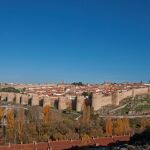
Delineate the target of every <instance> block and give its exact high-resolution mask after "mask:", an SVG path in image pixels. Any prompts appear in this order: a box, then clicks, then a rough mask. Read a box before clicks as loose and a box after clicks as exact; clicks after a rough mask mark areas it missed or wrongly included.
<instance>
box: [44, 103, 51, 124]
mask: <svg viewBox="0 0 150 150" xmlns="http://www.w3.org/2000/svg"><path fill="white" fill-rule="evenodd" d="M50 116H51V109H50V106H49V105H46V106H44V108H43V122H44V124H45V125H49V124H50V119H51V117H50Z"/></svg>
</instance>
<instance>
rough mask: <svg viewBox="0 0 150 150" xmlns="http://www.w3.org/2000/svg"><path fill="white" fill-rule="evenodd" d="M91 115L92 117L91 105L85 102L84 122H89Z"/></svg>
mask: <svg viewBox="0 0 150 150" xmlns="http://www.w3.org/2000/svg"><path fill="white" fill-rule="evenodd" d="M90 117H91V108H90V105H87V104H86V103H84V105H83V111H82V121H83V123H85V124H86V123H88V122H89V121H90Z"/></svg>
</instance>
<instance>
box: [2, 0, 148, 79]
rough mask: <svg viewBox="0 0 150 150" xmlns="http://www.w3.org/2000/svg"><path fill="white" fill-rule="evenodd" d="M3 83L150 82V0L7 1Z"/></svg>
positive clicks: (4, 21) (3, 7)
mask: <svg viewBox="0 0 150 150" xmlns="http://www.w3.org/2000/svg"><path fill="white" fill-rule="evenodd" d="M0 60H1V61H0V62H1V63H0V82H60V81H62V80H64V81H65V82H73V81H83V82H102V81H104V80H106V81H114V82H118V81H121V82H122V81H141V80H143V81H149V80H150V1H149V0H52V1H51V0H1V1H0Z"/></svg>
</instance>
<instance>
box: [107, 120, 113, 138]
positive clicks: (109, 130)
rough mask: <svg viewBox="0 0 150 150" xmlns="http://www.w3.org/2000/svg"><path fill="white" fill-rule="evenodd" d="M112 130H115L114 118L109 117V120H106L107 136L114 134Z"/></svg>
mask: <svg viewBox="0 0 150 150" xmlns="http://www.w3.org/2000/svg"><path fill="white" fill-rule="evenodd" d="M112 132H113V124H112V119H111V118H107V120H106V134H107V136H112Z"/></svg>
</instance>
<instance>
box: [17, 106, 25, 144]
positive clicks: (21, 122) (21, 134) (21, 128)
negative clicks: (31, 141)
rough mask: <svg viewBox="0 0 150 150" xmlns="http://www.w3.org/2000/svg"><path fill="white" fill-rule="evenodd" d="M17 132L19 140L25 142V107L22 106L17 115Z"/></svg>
mask: <svg viewBox="0 0 150 150" xmlns="http://www.w3.org/2000/svg"><path fill="white" fill-rule="evenodd" d="M15 123H16V134H17V140H18V142H20V143H21V142H23V140H24V138H25V115H24V109H23V108H20V109H19V111H18V112H17V117H16V122H15Z"/></svg>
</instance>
